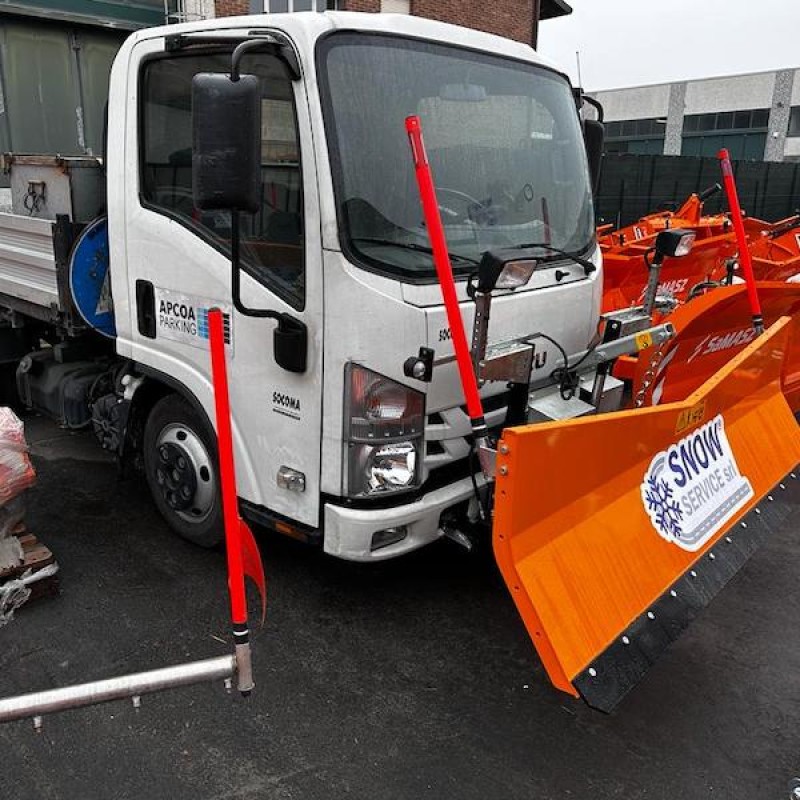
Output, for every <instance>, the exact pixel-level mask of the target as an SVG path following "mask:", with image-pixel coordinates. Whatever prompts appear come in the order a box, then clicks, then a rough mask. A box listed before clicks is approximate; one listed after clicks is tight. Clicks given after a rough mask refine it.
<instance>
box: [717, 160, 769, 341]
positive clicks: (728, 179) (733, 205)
mask: <svg viewBox="0 0 800 800" xmlns="http://www.w3.org/2000/svg"><path fill="white" fill-rule="evenodd" d="M717 158H718V159H719V164H720V167H721V168H722V180H723V183H724V184H725V194H726V195H727V196H728V207H729V208H730V210H731V217H732V218H733V219H732V221H733V229H734V231H735V232H736V243H737V245H738V246H739V262H740V263H741V265H742V271H743V272H744V280H745V283H746V284H747V297H748V300H749V301H750V311H751V312H752V314H753V328H755V330H756V333H764V317H763V315H762V314H761V302H760V301H759V299H758V291H757V290H756V277H755V275H754V273H753V260H752V258H751V257H750V250H749V248H748V247H747V235H746V234H745V232H744V222H743V220H742V207H741V206H740V205H739V193H738V192H737V191H736V180H735V179H734V177H733V165H732V164H731V158H730V155H729V154H728V151H727V150H726V149H725V148H723V149H722V150H720V151H719V153H717Z"/></svg>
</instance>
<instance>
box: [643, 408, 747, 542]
mask: <svg viewBox="0 0 800 800" xmlns="http://www.w3.org/2000/svg"><path fill="white" fill-rule="evenodd" d="M641 495H642V503H643V504H644V508H645V511H647V514H648V516H649V517H650V521H651V522H652V524H653V527H654V528H655V530H656V532H657V533H658V534H659V536H661V537H663V538H664V539H666V540H667V541H668V542H671V543H672V544H675V545H677V546H678V547H680V548H681V549H683V550H689V551H691V552H693V551H695V550H699V549H700V548H701V547H702V546H703V545H704V544H705V543H706V542H707V541H708V540H709V539H710V538H711V537H712V536H713V535H714V534H715V533H717V532H718V531H719V530H721V528H722V527H723V525H724V524H725V523H726V522H727V521H728V520H729V519H730V518H731V517H732V516H733V515H734V514H735V513H736V512H737V511H739V510H740V509H741V508H742V507H743V506H744V505H745V504H746V503H747V501H748V500H750V499H751V498H752V497H753V487H752V486H751V485H750V481H749V480H748V479H747V478H746V477H744V476H743V475H742V474H741V473H740V472H739V467H738V465H737V463H736V457H735V456H734V453H733V449H732V448H731V445H730V442H729V441H728V437H727V436H726V434H725V420H724V419H723V418H722V415H721V414H718V415H717V416H716V417H715V418H714V419H712V420H711V421H710V422H707V423H706V424H705V425H701V426H700V427H699V428H697V429H695V430H693V431H692V432H691V433H689V434H688V435H686V436H684V437H683V438H682V439H680V440H679V441H678V442H676V443H675V444H673V445H670V447H669V448H668V449H667V450H662V451H661V452H659V453H658V454H656V456H655V457H654V458H653V460H652V461H651V462H650V466H649V468H648V470H647V472H646V473H645V475H644V480H643V481H642V484H641Z"/></svg>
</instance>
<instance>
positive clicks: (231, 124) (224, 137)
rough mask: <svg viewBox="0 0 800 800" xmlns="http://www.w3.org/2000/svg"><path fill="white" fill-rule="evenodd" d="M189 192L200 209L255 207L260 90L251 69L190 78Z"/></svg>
mask: <svg viewBox="0 0 800 800" xmlns="http://www.w3.org/2000/svg"><path fill="white" fill-rule="evenodd" d="M192 139H193V142H192V193H193V197H194V204H195V206H196V207H197V208H200V209H227V210H231V211H246V212H249V213H253V212H255V211H258V208H259V206H260V204H261V197H260V188H261V187H260V179H261V91H260V87H259V84H258V78H256V76H255V75H240V76H239V79H238V80H232V79H231V78H230V77H229V76H228V75H225V74H221V73H215V72H203V73H200V74H198V75H195V76H194V78H193V79H192Z"/></svg>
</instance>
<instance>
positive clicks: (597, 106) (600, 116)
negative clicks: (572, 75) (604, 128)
mask: <svg viewBox="0 0 800 800" xmlns="http://www.w3.org/2000/svg"><path fill="white" fill-rule="evenodd" d="M581 100H582V101H583V102H584V103H587V104H588V105H590V106H591V107H592V108H593V109H594V110H595V111H596V112H597V121H598V122H603V121H604V119H605V114H606V112H605V109H604V108H603V104H602V103H601V102H600V101H599V100H595V99H594V97H589V95H588V94H582V95H581Z"/></svg>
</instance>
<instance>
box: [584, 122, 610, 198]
mask: <svg viewBox="0 0 800 800" xmlns="http://www.w3.org/2000/svg"><path fill="white" fill-rule="evenodd" d="M605 138H606V129H605V125H603V123H602V122H597V120H593V119H587V120H585V121H584V123H583V141H584V144H585V145H586V157H587V158H588V160H589V175H590V176H591V180H592V192H593V193H594V194H597V188H598V186H599V185H600V167H601V165H602V162H603V143H604V142H605Z"/></svg>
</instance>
